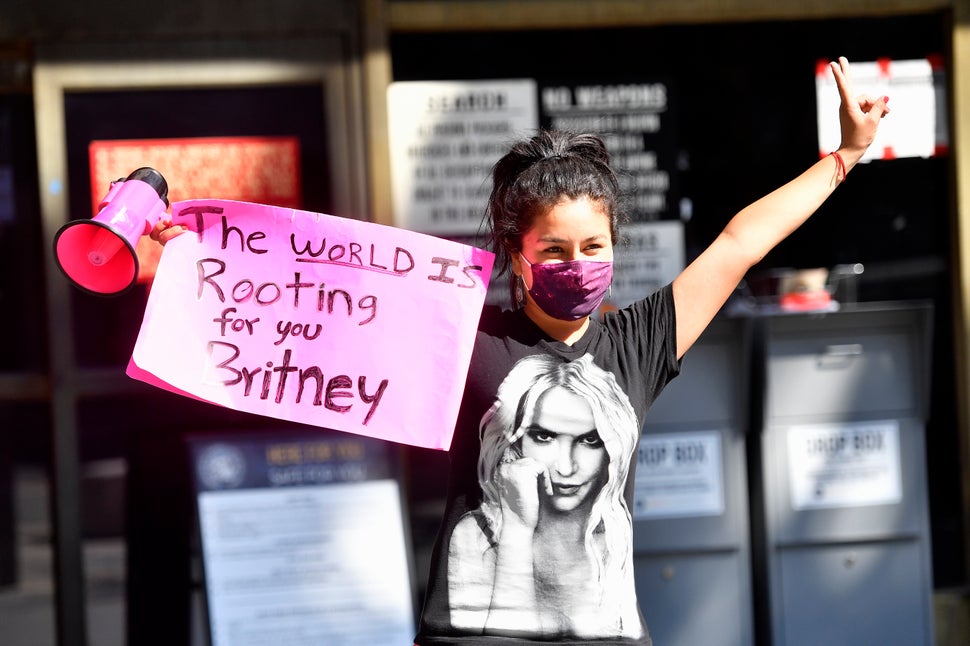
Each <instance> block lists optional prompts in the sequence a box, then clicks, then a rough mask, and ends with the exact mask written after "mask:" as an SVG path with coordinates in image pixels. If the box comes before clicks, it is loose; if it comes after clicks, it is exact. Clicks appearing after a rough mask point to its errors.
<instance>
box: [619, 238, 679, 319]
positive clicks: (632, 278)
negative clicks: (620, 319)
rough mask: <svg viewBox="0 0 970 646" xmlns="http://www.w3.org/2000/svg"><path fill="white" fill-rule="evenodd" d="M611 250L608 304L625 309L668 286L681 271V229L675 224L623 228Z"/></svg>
mask: <svg viewBox="0 0 970 646" xmlns="http://www.w3.org/2000/svg"><path fill="white" fill-rule="evenodd" d="M621 234H622V236H623V238H624V241H623V242H622V243H621V244H619V245H616V246H615V247H614V248H613V266H614V270H613V285H612V287H611V288H610V295H609V297H608V298H607V300H608V302H609V303H611V304H612V305H615V306H616V307H625V306H627V305H629V304H631V303H633V302H635V301H638V300H640V299H641V298H644V297H645V296H647V295H648V294H652V293H653V292H655V291H657V290H658V289H660V288H661V287H663V286H664V285H666V284H668V283H670V282H671V281H673V280H674V278H676V277H677V275H678V274H680V272H681V271H683V269H684V225H683V223H681V222H678V221H676V220H658V221H656V222H633V223H629V224H627V225H625V226H624V227H623V228H622V230H621Z"/></svg>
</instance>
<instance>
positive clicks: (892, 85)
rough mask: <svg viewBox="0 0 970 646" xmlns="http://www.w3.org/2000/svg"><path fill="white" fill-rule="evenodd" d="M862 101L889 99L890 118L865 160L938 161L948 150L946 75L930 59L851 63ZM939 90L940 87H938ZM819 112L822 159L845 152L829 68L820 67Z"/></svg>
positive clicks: (834, 88)
mask: <svg viewBox="0 0 970 646" xmlns="http://www.w3.org/2000/svg"><path fill="white" fill-rule="evenodd" d="M850 65H851V69H850V71H849V73H850V74H851V77H852V84H853V89H854V91H855V94H856V95H862V94H868V95H870V96H872V97H882V96H888V97H889V110H890V113H889V115H888V116H887V117H886V118H885V119H883V121H882V123H881V124H879V132H878V133H877V134H876V139H875V140H874V141H873V142H872V145H871V146H870V147H869V149H868V150H867V151H866V153H865V155H864V156H863V157H862V161H869V160H872V159H893V158H897V157H932V156H933V155H934V154H935V153H936V150H937V149H938V148H945V147H946V146H947V144H948V141H947V139H948V137H947V133H946V127H945V125H946V106H945V105H939V104H938V99H939V98H940V97H941V96H943V93H942V91H941V90H942V85H943V83H944V76H943V74H942V73H941V72H940V73H937V72H935V71H934V69H933V65H932V63H931V61H930V60H928V59H925V58H924V59H916V60H905V61H894V60H889V59H884V60H880V61H874V62H860V63H850ZM938 86H939V87H938ZM815 92H816V102H817V106H818V145H819V154H820V155H827V154H829V153H830V152H832V151H833V150H836V149H837V148H838V147H839V141H840V139H841V129H840V127H839V103H840V101H841V99H840V98H839V90H838V87H837V86H836V84H835V77H834V76H833V74H832V70H830V69H829V68H828V65H827V64H826V65H821V64H820V65H819V66H818V69H817V70H816V76H815Z"/></svg>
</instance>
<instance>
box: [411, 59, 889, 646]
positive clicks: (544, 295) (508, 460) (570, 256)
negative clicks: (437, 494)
mask: <svg viewBox="0 0 970 646" xmlns="http://www.w3.org/2000/svg"><path fill="white" fill-rule="evenodd" d="M831 69H832V72H833V74H834V75H835V79H836V83H837V85H838V88H839V93H840V96H841V99H842V105H841V108H840V113H839V114H840V121H841V125H842V142H841V145H840V146H839V149H838V150H837V151H835V152H834V153H833V154H831V155H829V156H827V157H825V158H823V159H821V160H819V161H817V162H816V163H815V164H813V165H812V166H811V167H810V168H809V169H808V170H806V171H805V172H804V173H802V174H801V175H800V176H798V177H797V178H795V179H794V180H792V181H791V182H789V183H788V184H786V185H785V186H782V187H781V188H779V189H777V190H775V191H774V192H772V193H771V194H769V195H767V196H766V197H764V198H762V199H760V200H758V201H757V202H755V203H754V204H752V205H750V206H748V207H746V208H745V209H743V210H742V211H741V212H740V213H738V214H737V215H736V216H734V217H733V218H732V219H731V221H730V222H729V223H728V224H727V226H726V227H725V229H724V230H723V232H722V233H721V234H720V235H719V236H718V237H717V239H715V240H714V242H713V243H712V244H711V245H710V246H709V247H708V248H707V249H706V250H705V251H704V252H703V253H702V254H701V255H700V256H698V257H697V259H695V260H694V261H693V262H691V264H690V265H689V266H688V267H687V268H686V269H684V271H683V272H682V273H681V274H680V275H679V276H678V277H677V278H676V279H675V280H674V281H673V283H672V284H670V285H668V286H666V287H664V288H662V289H660V290H658V291H657V292H656V293H654V294H651V295H649V296H647V297H646V298H644V299H643V300H641V301H638V302H637V303H634V304H633V305H631V306H629V307H626V308H624V309H621V310H619V311H617V312H611V313H608V314H605V315H604V316H603V317H602V319H601V320H600V319H596V318H591V316H590V315H591V314H592V313H593V312H595V311H596V310H597V308H598V306H599V305H600V303H601V302H602V299H603V297H604V295H605V293H606V291H607V290H608V288H609V284H610V280H611V276H612V260H613V245H614V243H615V242H616V240H617V225H618V222H619V219H620V212H619V211H620V209H619V199H620V197H619V190H618V185H617V179H616V176H615V174H614V172H613V169H612V168H611V167H610V161H609V155H608V154H607V152H606V150H605V148H604V147H603V144H602V142H601V141H600V140H599V139H598V138H596V137H594V136H590V135H571V134H568V133H560V132H542V133H539V134H538V135H536V136H535V137H533V138H531V139H530V140H528V141H524V142H520V143H518V144H516V145H515V146H513V147H512V149H511V150H510V151H509V153H508V154H506V155H505V156H504V157H503V158H502V159H501V160H499V162H498V163H497V164H496V165H495V167H494V169H493V188H492V194H491V196H490V198H489V203H488V207H487V222H488V224H489V226H490V229H491V234H492V248H493V250H494V251H495V252H496V254H497V260H498V266H499V267H500V268H502V269H507V270H510V283H509V287H510V291H511V296H512V300H513V303H514V305H515V307H514V308H513V309H512V310H511V311H508V310H506V311H500V310H499V309H498V308H494V307H486V308H485V310H484V311H483V313H482V318H481V321H480V324H479V332H478V336H477V337H476V344H475V350H474V353H473V355H472V361H471V366H470V368H469V372H468V379H467V381H466V389H465V394H464V397H463V400H462V406H461V410H460V412H459V417H458V422H457V425H456V429H455V435H454V440H453V442H452V447H451V451H450V457H451V472H450V478H449V487H448V497H447V502H446V509H445V515H444V519H443V521H442V525H441V529H440V531H439V537H438V542H437V544H436V547H435V550H434V552H433V554H432V560H431V571H430V578H429V583H428V591H427V595H426V597H425V606H424V609H423V613H422V618H421V626H420V630H419V633H418V635H417V637H416V639H415V642H416V643H417V644H419V645H420V646H442V645H446V644H448V645H450V644H476V645H478V644H481V645H488V644H503V645H509V644H537V643H545V642H550V641H555V643H557V644H586V643H590V642H593V641H595V643H596V644H601V645H606V644H610V645H615V646H620V645H630V644H637V645H639V646H646V645H648V644H651V640H650V637H649V633H648V631H647V627H646V625H645V623H644V621H643V619H642V617H641V616H640V614H639V612H638V611H637V610H636V609H635V608H636V599H635V593H634V590H633V585H632V583H631V582H630V579H629V576H630V574H629V561H630V560H631V559H632V548H631V544H630V540H629V537H630V535H631V533H632V529H631V520H630V517H629V515H628V514H627V513H626V510H627V509H629V508H630V507H631V505H632V496H633V482H632V480H633V467H634V466H635V463H634V456H633V454H632V452H629V453H626V452H624V451H615V452H613V451H610V450H607V451H606V453H607V455H608V458H603V461H604V462H603V464H604V465H606V464H608V467H607V469H608V472H609V474H610V475H609V476H608V477H607V478H606V481H605V482H603V484H602V485H599V484H598V485H597V486H598V487H602V488H601V489H599V490H598V492H597V493H596V494H595V496H596V497H595V499H592V500H595V502H593V501H591V502H589V503H587V498H585V497H584V498H583V503H582V505H581V507H582V510H583V513H586V510H587V509H588V510H589V515H588V517H587V518H586V519H585V520H584V521H583V523H582V524H581V525H578V524H577V522H576V515H574V514H571V513H566V512H569V510H567V509H566V508H565V507H562V508H561V509H556V508H555V505H554V504H553V502H552V501H553V499H554V493H555V488H554V487H553V489H552V490H551V491H550V489H549V484H550V482H551V481H553V480H554V478H555V476H554V475H553V469H552V468H550V467H549V466H548V465H543V463H542V462H541V461H539V460H536V458H534V457H531V456H529V455H528V454H527V451H526V444H525V442H526V439H527V438H528V437H529V435H528V433H529V431H530V429H531V428H533V427H534V425H532V426H523V424H522V423H515V424H509V423H508V420H507V419H505V420H502V421H501V422H494V421H493V419H492V418H493V417H496V416H500V417H501V416H504V417H506V418H507V417H509V416H511V415H512V410H513V408H515V410H516V411H517V412H516V415H518V414H519V412H518V408H517V407H514V406H513V405H512V404H510V403H509V402H514V401H516V397H514V396H509V395H508V394H506V391H510V392H513V393H514V392H516V390H519V391H520V392H525V391H526V390H527V388H521V387H518V388H517V387H515V386H513V385H511V384H513V383H515V381H516V380H517V379H519V377H518V376H516V375H517V373H518V372H519V366H520V362H522V361H524V360H527V358H529V357H533V356H540V357H546V358H547V360H549V361H551V362H554V363H564V364H567V365H568V364H570V363H577V362H582V363H585V364H589V365H590V366H597V367H598V368H599V369H600V370H601V371H603V372H608V373H611V374H612V375H613V376H614V378H615V382H616V385H617V387H618V388H619V389H620V390H621V391H622V392H623V393H625V397H624V398H622V399H624V400H625V401H626V404H628V405H629V406H630V407H631V409H632V411H633V415H634V418H635V422H634V424H633V425H634V426H636V428H640V426H641V425H642V421H643V419H644V417H645V415H646V412H647V409H648V408H649V407H650V404H651V403H652V402H653V401H654V399H655V398H656V397H657V396H658V395H659V394H660V392H661V390H662V389H663V388H664V386H665V385H666V384H667V383H668V382H669V381H670V380H671V379H672V378H674V377H675V376H676V375H677V373H678V372H679V369H680V359H681V357H683V356H684V353H685V352H687V350H688V349H689V348H690V347H691V345H692V344H693V343H694V342H695V341H696V340H697V338H698V337H699V336H700V335H701V333H702V332H703V331H704V329H705V328H706V327H707V325H708V324H709V323H710V321H711V319H713V317H714V316H715V314H716V313H717V312H718V310H719V309H720V308H721V306H722V305H723V304H724V302H725V301H726V300H727V298H728V297H729V296H730V294H731V293H732V292H733V290H734V289H735V287H736V286H737V284H738V283H739V282H740V281H741V279H742V278H743V277H744V275H745V273H746V272H747V271H748V270H749V269H750V268H751V267H752V266H753V265H754V264H755V263H757V262H758V261H759V260H761V258H763V257H764V255H765V254H767V253H768V251H770V250H771V249H772V248H773V247H774V246H775V245H776V244H778V243H779V242H780V241H781V240H783V239H784V238H785V237H786V236H787V235H788V234H789V233H791V232H792V231H793V230H795V229H796V228H797V227H798V226H799V225H801V224H802V223H803V222H804V221H805V220H807V219H808V218H809V216H811V214H812V213H813V212H814V211H815V210H816V209H817V208H818V207H819V206H820V205H821V204H822V202H823V201H824V200H825V199H826V198H827V197H828V196H829V195H830V194H831V193H832V191H834V190H835V188H836V187H837V186H838V185H839V184H840V183H841V182H842V181H843V180H844V179H845V176H846V174H847V173H848V172H850V171H851V170H852V168H853V167H854V166H855V164H856V163H857V162H858V161H859V159H860V158H861V157H862V155H863V153H864V152H865V151H866V149H867V148H868V147H869V145H870V144H871V143H872V140H873V139H874V137H875V134H876V131H877V128H878V125H879V121H880V119H881V118H882V117H883V116H884V115H885V114H886V113H887V112H888V109H887V106H886V102H887V100H888V98H887V97H881V98H878V99H874V98H871V97H858V98H853V95H852V89H851V86H850V82H849V79H848V73H849V65H848V62H847V61H846V60H845V59H844V58H840V59H839V61H838V62H837V63H833V64H832V67H831ZM530 361H531V360H530ZM577 372H582V373H584V374H583V375H582V376H583V379H584V380H588V381H590V382H592V381H593V380H594V377H593V376H592V374H593V371H585V370H578V369H577ZM587 373H588V374H587ZM506 376H508V379H509V380H511V382H510V383H506ZM559 394H562V393H559ZM545 397H550V395H545ZM525 399H526V400H528V399H529V398H528V397H526V398H525ZM579 399H583V398H579ZM519 401H524V400H522V399H520V400H519ZM585 401H586V404H587V405H588V406H589V411H587V410H585V409H583V408H582V406H580V405H579V404H578V400H573V401H572V402H571V403H569V405H568V407H567V404H566V403H565V402H566V400H565V398H561V399H560V400H559V402H558V403H556V402H554V401H549V404H548V406H547V405H545V404H546V400H543V399H542V398H539V399H538V400H537V403H539V402H541V403H543V404H544V405H543V406H542V407H541V411H542V413H543V414H545V412H546V409H547V407H548V408H550V409H552V410H554V409H555V408H554V406H555V407H558V409H559V412H560V413H562V414H561V415H560V416H559V417H560V419H559V420H558V422H556V423H557V424H559V427H558V428H559V430H558V431H557V429H556V428H549V429H545V428H543V430H542V431H541V435H540V437H543V438H545V439H547V440H548V439H549V438H552V437H557V436H556V435H555V434H556V433H562V432H565V431H564V430H563V429H565V428H569V422H570V421H572V422H581V421H583V420H586V421H588V414H589V412H591V411H594V410H596V408H595V406H594V404H593V403H592V402H591V401H590V400H589V399H588V398H586V399H585ZM626 404H625V405H626ZM521 414H522V415H523V416H525V415H526V411H525V410H524V409H523V411H522V413H521ZM529 414H533V415H534V414H535V413H529ZM480 422H481V423H482V426H481V431H482V434H481V436H479V432H478V431H479V428H480V426H479V424H480ZM493 424H497V428H500V429H508V428H511V429H517V430H516V431H515V432H514V434H513V436H512V438H510V437H508V436H504V439H502V437H500V436H503V434H504V433H505V431H502V432H501V433H500V432H498V431H496V430H493V429H492V426H493ZM610 426H611V425H610V424H604V425H601V424H600V423H598V422H597V423H596V424H595V431H596V434H597V437H598V438H599V441H602V442H604V445H606V446H608V445H609V442H607V440H606V438H607V437H608V433H610V432H613V431H615V430H618V428H617V429H613V428H610ZM588 437H589V438H592V437H593V436H588ZM513 438H514V439H513ZM621 463H623V464H622V465H621ZM479 466H481V467H482V469H481V472H480V471H479ZM476 475H477V476H478V477H476ZM533 478H534V480H535V487H536V496H535V498H532V497H528V496H526V495H525V494H526V493H528V492H529V491H530V487H529V485H530V482H531V479H533ZM523 483H524V484H523ZM591 489H592V488H591ZM610 490H612V491H622V492H623V494H622V500H623V502H622V504H620V505H619V508H621V509H622V513H617V512H616V510H615V509H611V510H606V509H605V508H604V507H603V506H604V505H609V504H611V502H610V498H611V496H612V495H613V494H612V493H610ZM590 495H593V494H592V491H591V492H590ZM526 500H528V501H530V502H532V501H538V502H537V505H535V506H529V505H527V504H525V501H526ZM578 508H579V507H577V509H578ZM557 511H559V512H563V517H568V519H569V523H567V524H560V525H559V526H558V527H557V529H556V531H546V530H545V527H546V526H545V523H546V522H552V521H554V520H555V514H556V512H557ZM619 516H625V518H623V519H622V521H617V520H616V519H617V518H618V517H619ZM618 524H622V525H623V530H622V531H621V530H620V529H619V528H618ZM577 526H581V527H582V531H583V544H582V546H581V547H580V546H579V545H578V539H577V533H576V527H577ZM617 537H620V538H617ZM617 582H619V583H617ZM611 595H615V596H613V597H611ZM584 601H585V603H586V605H585V606H584V604H583V602H584Z"/></svg>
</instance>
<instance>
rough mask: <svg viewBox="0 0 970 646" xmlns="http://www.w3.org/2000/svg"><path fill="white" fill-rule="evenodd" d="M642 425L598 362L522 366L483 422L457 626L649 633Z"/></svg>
mask: <svg viewBox="0 0 970 646" xmlns="http://www.w3.org/2000/svg"><path fill="white" fill-rule="evenodd" d="M639 435H640V428H639V426H638V424H637V419H636V415H635V414H634V412H633V408H632V407H631V406H630V403H629V400H628V399H627V397H626V395H625V394H624V393H623V391H622V390H620V389H619V387H618V385H617V383H616V380H615V378H614V377H613V375H612V374H610V373H608V372H606V371H604V370H602V369H601V368H599V367H598V366H596V365H595V364H594V363H592V360H591V357H589V356H585V357H582V358H580V359H577V360H575V361H570V362H563V361H559V360H557V359H555V358H553V357H549V356H545V355H533V356H530V357H526V358H525V359H522V360H521V361H519V362H518V363H517V364H516V365H515V367H514V368H513V369H512V371H511V372H510V373H509V375H508V377H506V379H505V380H504V381H503V382H502V385H501V386H500V387H499V391H498V397H497V400H496V402H495V404H494V405H493V406H492V407H491V408H490V409H489V410H488V412H486V413H485V416H484V417H483V418H482V424H481V444H482V450H481V455H480V456H479V461H478V479H479V483H480V485H481V488H482V491H483V501H482V505H481V507H480V509H478V510H476V511H473V512H469V513H467V514H465V515H464V516H463V517H462V519H461V520H459V522H458V524H457V525H456V527H455V530H454V532H453V533H452V536H451V543H450V546H449V566H448V581H449V600H450V607H451V624H452V625H453V626H456V627H460V628H462V629H464V630H474V631H476V632H486V631H487V632H490V633H495V634H500V633H506V634H514V633H515V632H516V630H517V629H518V627H519V626H522V625H533V626H538V627H539V630H540V632H541V633H542V634H544V635H550V636H554V635H556V636H558V635H564V634H566V635H576V636H590V637H596V636H599V635H602V634H603V633H604V631H605V632H607V633H609V634H624V627H626V631H627V632H628V633H629V634H630V636H635V635H637V634H639V631H640V620H639V615H638V613H637V607H636V604H635V603H629V602H627V603H625V604H624V603H623V602H624V600H632V599H634V589H633V571H632V566H631V563H630V558H629V557H630V541H631V540H632V531H631V529H632V528H631V524H630V512H629V509H628V507H627V505H626V502H625V500H624V499H623V495H622V494H623V490H622V485H623V483H625V482H626V479H627V471H628V469H629V465H630V462H631V457H632V456H633V454H634V452H635V451H636V447H637V441H638V438H639Z"/></svg>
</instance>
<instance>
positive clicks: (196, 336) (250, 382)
mask: <svg viewBox="0 0 970 646" xmlns="http://www.w3.org/2000/svg"><path fill="white" fill-rule="evenodd" d="M172 220H173V222H174V223H176V224H184V225H186V226H187V227H188V228H189V229H190V231H188V232H186V233H185V234H183V235H181V236H178V237H177V238H175V239H174V240H172V241H171V242H169V243H168V244H167V245H166V248H165V253H163V254H162V259H161V262H160V263H159V269H158V274H157V275H156V277H155V281H154V284H153V286H152V291H151V294H150V296H149V299H148V304H147V307H146V310H145V318H144V321H143V323H142V327H141V330H140V332H139V335H138V340H137V341H136V343H135V349H134V352H133V354H132V358H131V361H130V363H129V366H128V375H129V376H131V377H134V378H136V379H140V380H142V381H146V382H148V383H151V384H153V385H156V386H159V387H161V388H164V389H166V390H170V391H172V392H177V393H180V394H183V395H188V396H191V397H195V398H198V399H201V400H203V401H207V402H211V403H214V404H219V405H222V406H226V407H229V408H232V409H235V410H240V411H245V412H249V413H255V414H259V415H264V416H268V417H273V418H277V419H283V420H289V421H293V422H300V423H305V424H312V425H315V426H320V427H325V428H331V429H337V430H341V431H347V432H350V433H357V434H360V435H366V436H369V437H375V438H379V439H384V440H390V441H393V442H399V443H403V444H410V445H414V446H421V447H427V448H436V449H446V448H448V447H449V445H450V443H451V436H452V432H453V430H454V423H455V419H456V417H457V414H458V406H459V404H460V401H461V397H462V391H463V388H464V384H465V376H466V373H467V370H468V362H469V360H470V358H471V351H472V345H473V343H474V338H475V331H476V328H477V324H478V319H479V316H480V313H481V308H482V304H483V303H484V299H485V292H486V289H487V286H488V285H487V283H488V277H489V276H490V275H491V271H492V263H493V256H492V254H491V253H488V252H486V251H483V250H481V249H478V248H475V247H471V246H467V245H462V244H459V243H456V242H451V241H448V240H442V239H439V238H435V237H432V236H429V235H425V234H421V233H416V232H413V231H407V230H404V229H397V228H393V227H387V226H383V225H379V224H373V223H368V222H361V221H358V220H351V219H346V218H339V217H335V216H331V215H323V214H319V213H310V212H306V211H299V210H295V209H289V208H281V207H272V206H264V205H259V204H250V203H246V202H234V201H227V200H190V201H185V202H179V203H176V204H173V206H172Z"/></svg>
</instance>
